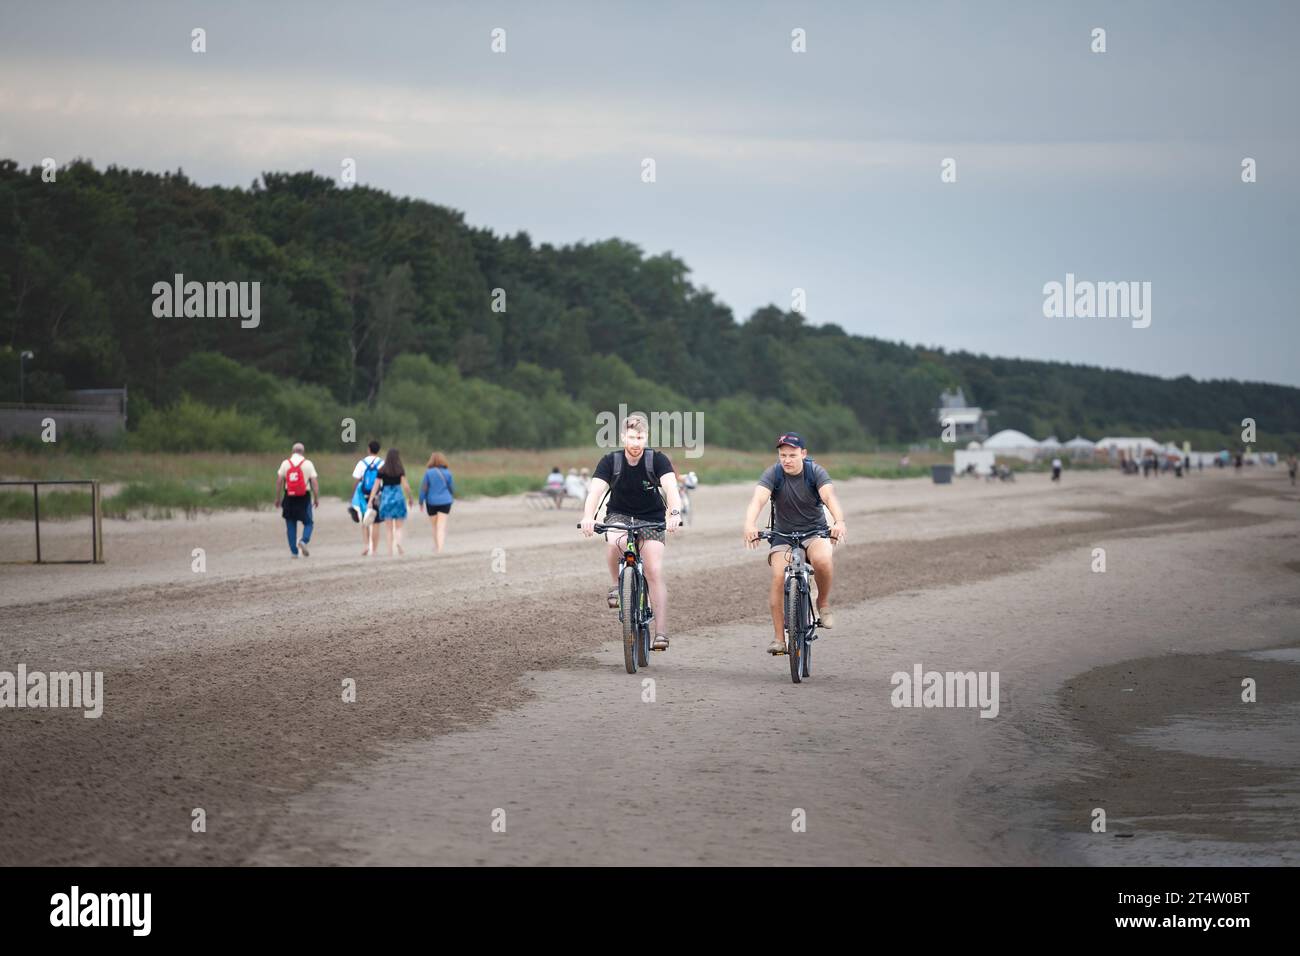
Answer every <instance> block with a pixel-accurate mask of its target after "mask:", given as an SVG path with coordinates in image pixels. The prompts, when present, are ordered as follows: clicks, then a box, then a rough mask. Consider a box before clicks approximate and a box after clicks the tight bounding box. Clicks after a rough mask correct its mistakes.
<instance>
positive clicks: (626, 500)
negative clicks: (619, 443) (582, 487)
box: [592, 448, 673, 521]
mask: <svg viewBox="0 0 1300 956" xmlns="http://www.w3.org/2000/svg"><path fill="white" fill-rule="evenodd" d="M615 455H622V456H623V471H622V473H621V474H620V475H619V476H618V483H617V484H615V483H614V456H615ZM654 470H655V473H654V475H653V476H650V475H647V474H646V469H645V453H644V452H642V454H641V460H640V461H638V462H637V463H636V464H635V465H634V464H632V463H631V462H629V461H628V460H627V452H625V451H624V450H623V449H622V448H620V449H619V450H618V451H615V452H610V453H609V454H608V455H606V456H605V457H604V458H602V459H601V460H600V461H599V462H598V463H597V465H596V470H595V471H594V472H593V473H592V477H593V478H599V479H600V480H601V481H604V482H608V483H609V485H610V492H609V506H608V507H607V508H606V509H605V513H606V514H621V515H627V516H628V517H631V518H637V519H639V520H641V521H663V520H664V512H665V510H666V509H665V508H664V501H663V499H662V498H660V497H659V495H660V492H659V490H658V485H659V480H660V479H661V478H663V476H664V475H668V474H671V473H672V471H673V463H672V462H671V461H669V460H668V456H667V455H665V454H664V453H663V452H661V451H656V452H655V454H654Z"/></svg>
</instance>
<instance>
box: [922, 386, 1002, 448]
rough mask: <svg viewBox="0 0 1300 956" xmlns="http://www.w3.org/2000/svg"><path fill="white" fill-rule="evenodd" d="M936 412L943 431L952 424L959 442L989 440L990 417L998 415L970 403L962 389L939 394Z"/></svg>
mask: <svg viewBox="0 0 1300 956" xmlns="http://www.w3.org/2000/svg"><path fill="white" fill-rule="evenodd" d="M934 411H935V415H936V417H937V418H938V419H939V427H940V428H941V429H945V428H947V427H948V425H949V423H951V424H952V426H953V434H954V437H955V440H956V441H958V442H964V441H983V440H984V439H985V438H988V437H989V420H988V417H989V416H990V415H993V414H996V413H995V412H986V411H985V410H984V409H982V408H980V407H979V406H977V405H971V404H970V403H968V402H967V401H966V393H965V392H964V391H962V390H961V389H960V388H959V389H957V390H956V391H955V392H941V393H939V407H938V408H936V409H935V410H934Z"/></svg>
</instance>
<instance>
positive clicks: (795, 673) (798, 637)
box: [785, 578, 807, 684]
mask: <svg viewBox="0 0 1300 956" xmlns="http://www.w3.org/2000/svg"><path fill="white" fill-rule="evenodd" d="M805 614H806V612H805V610H804V596H803V594H802V593H800V590H799V582H798V581H797V580H795V579H793V578H792V579H791V580H790V581H789V586H788V587H787V588H786V592H785V648H786V650H785V653H786V656H787V657H788V658H790V679H791V680H792V681H794V682H795V683H796V684H798V683H799V682H800V681H802V680H803V662H804V654H805V653H806V651H807V645H805V644H804V633H805V629H806V627H807V624H806V622H805V621H804V616H805Z"/></svg>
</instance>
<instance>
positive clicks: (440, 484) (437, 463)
mask: <svg viewBox="0 0 1300 956" xmlns="http://www.w3.org/2000/svg"><path fill="white" fill-rule="evenodd" d="M425 468H426V470H425V472H424V480H423V481H422V482H420V503H421V504H423V505H424V508H425V511H426V512H427V513H428V515H429V523H430V524H431V525H433V547H434V551H435V553H437V554H442V543H443V541H444V540H446V537H447V519H448V518H450V517H451V503H452V500H453V499H454V498H455V497H456V482H455V481H454V480H453V479H452V477H451V466H450V465H448V464H447V458H446V456H445V455H443V453H442V452H440V451H435V452H434V453H433V454H432V455H430V456H429V464H428V465H426V466H425Z"/></svg>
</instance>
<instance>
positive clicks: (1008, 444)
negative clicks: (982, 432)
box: [984, 428, 1038, 449]
mask: <svg viewBox="0 0 1300 956" xmlns="http://www.w3.org/2000/svg"><path fill="white" fill-rule="evenodd" d="M984 447H985V448H997V449H1002V448H1037V447H1038V442H1036V441H1034V440H1033V439H1032V438H1030V437H1029V436H1028V435H1026V434H1025V433H1024V432H1018V431H1016V430H1015V429H1014V428H1004V429H1002V431H1000V432H998V433H997V434H996V435H990V436H989V437H988V438H987V439H986V440H985V442H984Z"/></svg>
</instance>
